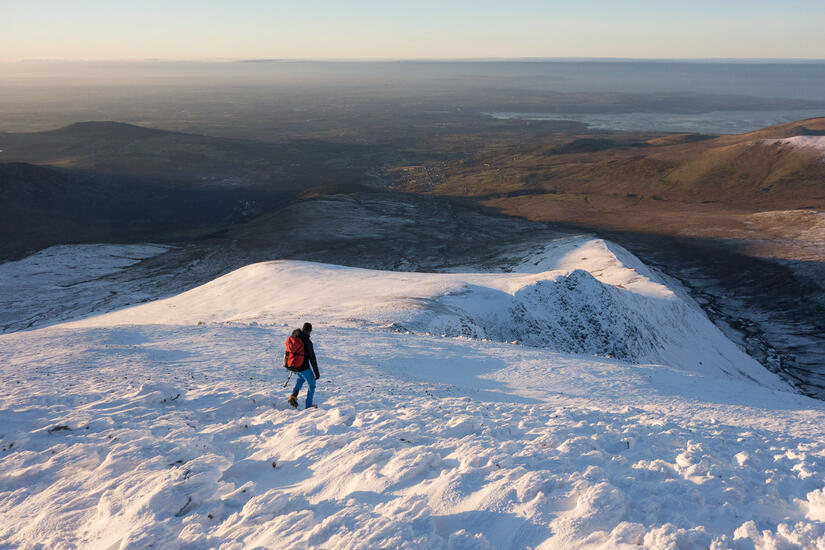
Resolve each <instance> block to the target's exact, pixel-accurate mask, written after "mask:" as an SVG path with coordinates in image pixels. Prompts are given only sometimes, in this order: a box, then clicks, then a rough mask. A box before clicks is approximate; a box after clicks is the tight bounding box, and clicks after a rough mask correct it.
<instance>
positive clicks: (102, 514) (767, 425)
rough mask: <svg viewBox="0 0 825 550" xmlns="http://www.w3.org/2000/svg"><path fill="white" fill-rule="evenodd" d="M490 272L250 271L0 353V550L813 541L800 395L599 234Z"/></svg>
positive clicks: (17, 339)
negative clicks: (289, 354)
mask: <svg viewBox="0 0 825 550" xmlns="http://www.w3.org/2000/svg"><path fill="white" fill-rule="evenodd" d="M514 260H519V258H514ZM521 260H524V258H521ZM508 265H510V266H511V268H513V269H515V270H517V272H511V273H449V274H444V273H442V274H421V273H390V272H382V271H370V270H357V269H350V268H340V267H336V266H328V265H322V264H314V263H306V262H270V263H265V264H256V265H251V266H248V267H247V268H244V269H241V270H239V271H237V272H234V273H231V274H229V275H227V276H225V277H222V278H220V279H217V280H215V281H213V282H211V283H209V284H207V285H204V286H202V287H199V288H196V289H193V290H191V291H189V292H186V293H183V294H181V295H179V296H176V297H174V298H170V299H167V300H161V301H158V302H155V303H148V304H145V305H143V306H138V307H135V308H131V309H127V310H122V311H119V312H115V313H111V314H106V315H102V316H99V317H95V318H90V319H86V320H84V321H80V322H73V323H67V324H62V325H55V326H51V327H46V328H42V329H38V330H32V331H24V332H16V333H11V334H4V335H0V548H24V549H35V548H57V549H62V548H124V549H125V548H149V547H153V548H164V549H166V548H170V549H182V550H196V549H206V548H222V549H227V550H229V549H236V548H278V549H296V550H297V549H304V548H322V549H339V548H350V549H373V548H402V549H404V548H407V549H413V548H415V549H443V550H458V549H491V548H501V549H522V548H538V549H556V548H602V549H613V548H628V549H629V548H649V549H662V550H664V549H674V548H679V549H690V550H694V549H695V550H699V549H706V548H713V549H715V550H721V549H735V550H740V549H749V550H750V549H759V550H762V549H780V548H781V549H786V548H806V549H807V548H825V481H823V480H825V438H823V432H822V430H823V428H822V426H823V425H825V405H823V403H822V402H821V401H816V400H813V399H809V398H806V397H804V396H801V395H798V394H794V393H791V392H789V391H786V389H785V388H786V387H785V386H784V385H783V384H782V383H781V382H780V381H778V380H777V379H775V378H774V377H773V376H772V375H771V374H770V373H767V372H766V371H764V369H761V367H760V366H759V365H758V364H756V363H755V362H753V361H751V360H750V359H749V358H748V357H747V356H745V355H744V354H742V353H741V352H740V351H739V350H738V349H737V348H736V347H735V346H734V345H733V344H732V343H730V342H729V341H727V340H726V339H724V337H723V336H722V335H721V333H719V331H717V330H716V329H715V328H714V327H713V325H711V324H710V323H709V322H708V321H707V319H706V318H705V317H704V316H703V315H702V314H701V311H700V310H699V308H698V307H696V306H695V304H693V303H692V302H690V301H689V299H687V297H686V296H685V295H684V292H683V291H682V290H681V288H679V287H678V286H674V285H672V284H671V283H670V282H669V281H668V280H667V279H666V278H665V277H664V276H660V275H657V274H656V273H654V272H652V271H650V270H648V269H647V268H646V267H645V266H643V265H642V264H641V263H640V262H638V260H637V259H635V258H633V257H632V256H630V255H629V254H628V253H627V252H626V251H623V250H621V249H618V248H615V247H614V246H613V245H611V244H609V243H605V242H603V241H592V240H575V239H574V240H564V241H559V242H554V243H550V244H548V245H547V246H546V247H543V248H542V249H541V250H537V251H535V255H534V257H533V259H531V260H529V261H524V262H522V261H513V262H511V263H509V264H508ZM513 266H515V267H513ZM305 320H309V321H312V322H313V324H314V325H315V330H314V331H313V339H314V341H315V347H316V351H317V354H318V357H319V360H320V366H321V379H320V380H319V381H318V390H317V393H316V402H317V403H318V405H319V408H318V409H310V410H297V411H296V410H293V409H291V408H289V407H288V405H287V403H286V394H287V391H288V390H285V389H282V384H283V381H284V380H285V378H286V375H287V373H286V371H285V370H284V369H283V368H281V367H280V363H281V361H282V356H283V355H282V354H283V342H284V339H285V338H286V336H287V335H288V334H289V333H290V332H291V330H292V328H293V327H294V326H295V325H296V324H297V323H298V322H300V321H305ZM402 326H403V327H408V329H407V330H404V329H402V328H401V327H402ZM448 329H449V330H452V331H454V332H452V333H450V334H453V336H448V335H447V332H446V331H447V330H448ZM508 330H512V331H516V332H512V333H511V332H507V331H508ZM411 331H414V332H411ZM474 331H475V332H474ZM496 331H499V332H496ZM468 336H472V337H468ZM517 338H518V339H519V340H520V341H521V342H522V343H523V344H526V345H521V344H514V343H512V340H515V339H517ZM565 346H569V347H571V348H574V349H576V350H580V352H578V353H569V352H564V351H563V350H564V348H565ZM560 350H561V351H560ZM605 352H607V353H605ZM594 354H596V355H594ZM607 354H614V357H604V355H607ZM616 354H626V355H627V356H633V357H634V358H635V360H634V361H627V360H620V359H619V358H617V357H615V355H616ZM644 357H658V359H656V360H642V358H644ZM302 397H303V396H302ZM301 401H302V402H303V399H301ZM302 404H303V403H302Z"/></svg>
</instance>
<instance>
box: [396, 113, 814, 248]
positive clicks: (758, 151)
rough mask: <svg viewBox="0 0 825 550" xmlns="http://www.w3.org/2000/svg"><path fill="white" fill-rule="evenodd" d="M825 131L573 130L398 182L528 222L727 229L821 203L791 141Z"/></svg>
mask: <svg viewBox="0 0 825 550" xmlns="http://www.w3.org/2000/svg"><path fill="white" fill-rule="evenodd" d="M823 135H825V118H818V119H810V120H804V121H799V122H795V123H790V124H785V125H780V126H775V127H770V128H765V129H762V130H759V131H756V132H751V133H748V134H741V135H727V136H720V137H716V138H709V136H698V135H689V134H688V135H682V136H669V137H649V136H645V135H641V134H632V133H624V134H622V133H618V134H607V135H605V136H604V137H598V136H580V137H573V138H566V139H564V140H561V141H558V140H556V141H550V142H549V143H545V144H540V145H537V146H532V147H527V146H525V147H521V148H515V149H514V148H499V149H490V150H486V151H485V150H482V151H481V152H479V153H478V154H477V155H475V156H474V157H473V158H471V159H464V160H459V161H455V162H451V163H445V164H444V165H442V166H440V168H439V170H440V173H441V178H440V180H439V181H438V182H436V183H435V184H433V185H430V186H426V187H425V188H422V187H420V186H418V187H417V185H416V184H415V183H410V182H407V183H405V184H403V185H402V186H401V187H402V188H407V189H418V190H420V191H427V192H431V193H436V194H445V195H460V196H473V197H478V198H480V199H483V200H485V204H488V205H492V206H496V207H499V208H502V209H503V210H505V211H507V212H510V213H512V214H516V215H521V216H525V217H528V218H530V219H534V220H543V221H556V222H566V223H573V224H580V225H588V224H589V225H594V226H601V227H604V228H611V229H622V230H641V231H644V230H649V231H652V232H656V233H659V234H673V233H675V232H679V231H681V230H684V229H689V228H690V227H692V226H708V225H710V226H712V227H716V226H719V227H722V228H725V227H726V224H725V223H724V217H725V215H726V214H727V213H740V214H744V213H749V212H757V211H764V210H794V209H800V208H805V209H817V208H819V209H822V208H825V162H823V154H822V152H821V149H818V148H817V147H813V146H800V144H803V143H804V142H801V141H799V138H802V137H804V138H805V139H807V140H812V139H815V138H816V137H818V136H823ZM787 138H795V139H794V140H791V141H785V140H786V139H787ZM809 143H813V142H812V141H809ZM795 144H796V145H795ZM631 213H632V214H631ZM709 222H711V223H709Z"/></svg>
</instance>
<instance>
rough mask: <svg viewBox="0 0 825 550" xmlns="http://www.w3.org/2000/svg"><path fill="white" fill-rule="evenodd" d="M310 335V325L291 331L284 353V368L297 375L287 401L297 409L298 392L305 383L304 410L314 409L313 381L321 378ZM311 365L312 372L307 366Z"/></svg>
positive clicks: (305, 324) (306, 324)
mask: <svg viewBox="0 0 825 550" xmlns="http://www.w3.org/2000/svg"><path fill="white" fill-rule="evenodd" d="M310 333H312V324H311V323H304V326H302V327H301V328H296V329H295V330H294V331H292V336H290V337H289V338H287V340H286V353H284V367H286V368H287V369H289V370H291V371H292V372H294V373H296V374H297V378H298V379H297V380H296V381H295V387H294V388H293V389H292V393H291V394H290V396H289V399H288V400H287V401H288V402H289V404H290V405H292V406H293V407H295V408H298V392H300V391H301V388H302V387H303V385H304V382H306V383H307V401H306V408H307V409H308V408H310V407H315V405H313V404H312V398H313V397H314V396H315V381H316V380H318V379H319V378H321V374H320V373H319V372H318V360H317V359H316V358H315V350H314V349H313V348H312V340H310V339H309V335H310ZM310 365H312V371H310V370H309V366H310Z"/></svg>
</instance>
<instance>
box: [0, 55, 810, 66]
mask: <svg viewBox="0 0 825 550" xmlns="http://www.w3.org/2000/svg"><path fill="white" fill-rule="evenodd" d="M313 62H314V63H403V62H410V63H450V62H453V63H456V62H462V63H472V62H476V63H478V62H482V63H483V62H487V63H490V62H493V63H495V62H525V63H530V62H534V63H535V62H615V63H621V62H649V63H656V62H715V63H724V62H748V63H764V62H785V63H818V62H819V63H825V58H818V57H598V56H555V57H553V56H550V57H547V56H521V57H386V58H380V57H294V58H293V57H282V58H279V57H233V58H222V57H204V58H152V57H147V58H123V59H118V58H106V59H17V60H0V63H8V64H27V63H32V64H36V63H313Z"/></svg>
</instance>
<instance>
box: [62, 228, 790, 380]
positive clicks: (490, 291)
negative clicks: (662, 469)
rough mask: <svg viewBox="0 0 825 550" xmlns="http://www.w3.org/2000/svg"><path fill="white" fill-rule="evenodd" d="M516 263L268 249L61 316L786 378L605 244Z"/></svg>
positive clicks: (581, 243) (566, 245) (583, 244)
mask: <svg viewBox="0 0 825 550" xmlns="http://www.w3.org/2000/svg"><path fill="white" fill-rule="evenodd" d="M614 250H616V252H614ZM620 256H621V257H622V260H623V261H622V260H620V259H619V257H620ZM625 262H627V264H629V265H626V263H625ZM630 266H633V267H630ZM516 269H519V270H521V271H527V270H530V271H537V270H542V271H539V272H534V273H523V272H522V273H407V272H390V271H378V270H367V269H357V268H349V267H341V266H333V265H325V264H319V263H313V262H301V261H272V262H265V263H259V264H253V265H249V266H246V267H243V268H241V269H238V270H236V271H234V272H232V273H229V274H227V275H225V276H223V277H220V278H219V279H216V280H214V281H212V282H210V283H207V284H205V285H202V286H200V287H198V288H195V289H192V290H190V291H187V292H185V293H183V294H180V295H178V296H175V297H172V298H168V299H165V300H160V301H157V302H153V303H149V304H144V305H140V306H136V307H133V308H129V309H126V310H122V311H118V312H114V313H110V314H106V315H102V316H99V317H94V318H90V319H87V320H84V321H80V322H77V323H74V324H73V326H78V327H91V326H113V325H131V324H141V325H146V324H167V325H180V324H183V325H197V324H206V323H225V322H235V323H247V324H248V323H255V324H264V325H271V324H279V323H282V322H283V321H284V320H285V319H287V320H290V321H291V322H292V323H293V324H296V323H298V322H299V321H300V320H301V319H311V320H313V322H314V323H315V324H317V325H321V326H324V325H326V326H338V327H355V328H369V329H373V330H374V329H385V330H386V329H389V330H395V331H399V332H414V333H422V334H435V335H442V336H451V337H456V336H462V337H468V338H476V339H488V340H495V341H500V342H513V343H522V344H526V345H529V346H536V347H544V348H549V349H551V350H554V351H560V352H565V353H575V354H587V355H600V356H608V357H616V358H619V359H623V360H625V361H632V362H635V363H663V364H667V365H670V366H673V367H678V368H683V369H686V370H689V371H692V372H697V373H700V372H701V373H711V374H725V375H730V376H734V377H745V378H749V379H753V380H756V381H758V382H759V383H762V384H764V385H767V386H769V387H775V388H782V389H787V386H785V384H784V383H782V382H780V381H779V380H778V379H777V378H776V377H775V376H774V375H773V374H771V373H769V372H767V371H766V370H765V369H764V368H762V366H761V365H759V364H758V363H757V362H755V361H754V360H753V359H751V358H750V357H749V356H747V355H746V354H745V353H744V352H742V351H741V350H739V349H738V348H737V347H736V346H735V345H734V344H733V343H732V342H731V341H730V340H728V339H727V338H726V337H725V336H724V335H723V334H722V333H721V332H720V331H719V330H718V329H717V328H716V327H715V326H714V325H713V324H712V323H711V322H710V321H709V320H708V319H707V317H706V316H705V315H704V313H703V312H702V311H701V310H700V308H699V307H698V306H696V304H695V303H693V302H692V300H691V299H690V298H689V297H687V295H685V294H684V293H682V292H680V293H678V294H677V293H676V292H674V291H672V290H671V289H669V288H668V287H667V286H665V284H664V283H663V281H662V280H661V279H660V278H659V277H658V276H656V275H655V274H653V273H652V272H651V271H650V270H648V269H647V268H645V267H644V266H643V264H642V263H641V262H639V261H638V259H636V258H635V257H633V256H632V255H631V254H630V253H629V252H627V251H626V250H624V249H621V248H620V247H618V246H616V245H614V244H608V243H606V242H605V241H603V240H598V239H596V240H594V239H572V240H570V239H565V240H564V241H563V242H562V243H556V244H555V245H551V246H548V247H546V248H545V249H544V250H543V251H542V252H541V253H540V254H539V255H538V256H536V257H535V258H534V259H533V260H532V261H531V262H529V263H527V264H526V265H525V264H522V265H519V266H517V267H516Z"/></svg>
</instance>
